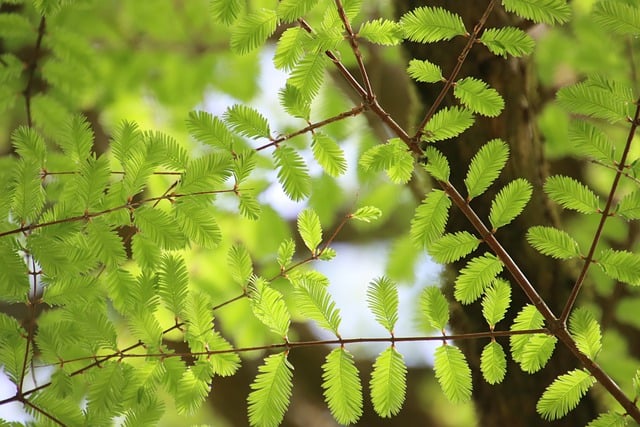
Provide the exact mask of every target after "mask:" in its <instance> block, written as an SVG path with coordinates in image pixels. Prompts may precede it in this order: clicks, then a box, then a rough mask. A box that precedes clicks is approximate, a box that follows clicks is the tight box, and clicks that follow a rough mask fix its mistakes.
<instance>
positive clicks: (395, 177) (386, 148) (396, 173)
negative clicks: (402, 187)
mask: <svg viewBox="0 0 640 427" xmlns="http://www.w3.org/2000/svg"><path fill="white" fill-rule="evenodd" d="M360 164H361V165H362V167H363V168H364V169H366V170H369V171H372V172H379V171H382V170H384V171H386V172H387V175H388V176H389V178H391V181H393V182H395V183H396V184H406V183H407V182H409V180H410V179H411V174H412V173H413V156H412V155H411V153H410V152H409V151H408V150H407V147H406V145H405V144H404V143H403V142H402V140H400V139H399V138H391V139H390V140H389V142H388V143H386V144H381V145H374V146H373V147H371V148H369V149H368V150H367V151H366V152H365V153H364V154H363V155H362V157H360Z"/></svg>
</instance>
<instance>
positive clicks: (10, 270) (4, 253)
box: [0, 239, 46, 331]
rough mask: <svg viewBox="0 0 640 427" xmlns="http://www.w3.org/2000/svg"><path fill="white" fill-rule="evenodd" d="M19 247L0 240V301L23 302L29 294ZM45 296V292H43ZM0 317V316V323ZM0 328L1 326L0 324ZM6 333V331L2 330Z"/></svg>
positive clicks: (27, 280) (8, 241) (7, 240)
mask: <svg viewBox="0 0 640 427" xmlns="http://www.w3.org/2000/svg"><path fill="white" fill-rule="evenodd" d="M18 251H19V247H18V245H17V244H16V243H14V241H12V240H9V239H3V240H0V259H1V260H2V268H0V299H2V300H4V301H8V302H9V301H22V302H23V301H24V298H25V296H26V295H27V294H28V293H29V289H30V286H29V279H28V275H27V266H26V264H25V263H24V259H23V257H22V256H20V255H19V253H18ZM45 295H46V292H45ZM1 320H2V317H1V315H0V321H1ZM0 326H2V325H1V324H0ZM2 331H6V329H2Z"/></svg>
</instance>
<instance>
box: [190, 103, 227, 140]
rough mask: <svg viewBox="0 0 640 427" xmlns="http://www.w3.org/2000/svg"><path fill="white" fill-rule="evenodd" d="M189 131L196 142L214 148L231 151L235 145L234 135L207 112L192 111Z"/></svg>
mask: <svg viewBox="0 0 640 427" xmlns="http://www.w3.org/2000/svg"><path fill="white" fill-rule="evenodd" d="M187 129H188V130H189V133H190V134H191V136H193V137H194V138H195V139H196V140H198V141H200V142H203V143H205V144H208V145H211V146H212V147H217V148H221V149H230V148H231V145H232V144H233V134H232V133H231V132H230V131H229V129H228V128H227V125H226V124H225V123H224V122H223V121H222V120H220V119H219V118H218V117H214V116H213V115H212V114H211V113H208V112H206V111H191V112H190V113H189V118H188V119H187Z"/></svg>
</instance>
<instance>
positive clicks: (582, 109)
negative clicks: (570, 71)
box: [557, 80, 633, 123]
mask: <svg viewBox="0 0 640 427" xmlns="http://www.w3.org/2000/svg"><path fill="white" fill-rule="evenodd" d="M557 100H558V103H559V104H560V105H561V106H562V107H564V108H566V109H567V110H569V111H570V112H572V113H575V114H581V115H587V116H590V117H594V118H597V119H603V120H606V121H608V122H609V123H616V122H619V121H621V120H626V118H627V115H628V113H629V111H628V110H629V105H631V103H632V102H633V100H632V99H619V97H617V96H616V94H615V93H613V91H612V90H611V89H610V88H603V87H601V86H600V85H599V84H597V83H594V82H593V81H591V80H587V81H586V82H580V83H576V84H574V85H572V86H567V87H563V88H562V89H560V90H559V91H558V94H557Z"/></svg>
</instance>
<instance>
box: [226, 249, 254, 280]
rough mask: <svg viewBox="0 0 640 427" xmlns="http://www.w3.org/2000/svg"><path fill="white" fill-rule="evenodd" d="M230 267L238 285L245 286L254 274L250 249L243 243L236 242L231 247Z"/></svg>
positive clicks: (228, 257)
mask: <svg viewBox="0 0 640 427" xmlns="http://www.w3.org/2000/svg"><path fill="white" fill-rule="evenodd" d="M227 259H228V261H229V269H230V270H231V277H232V278H233V281H234V282H236V284H237V285H239V286H240V287H242V288H244V287H245V286H247V284H248V283H249V280H250V279H251V276H252V275H253V263H252V262H251V255H249V251H248V250H247V248H246V247H245V246H244V245H242V244H235V245H233V246H231V248H229V255H228V256H227Z"/></svg>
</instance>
